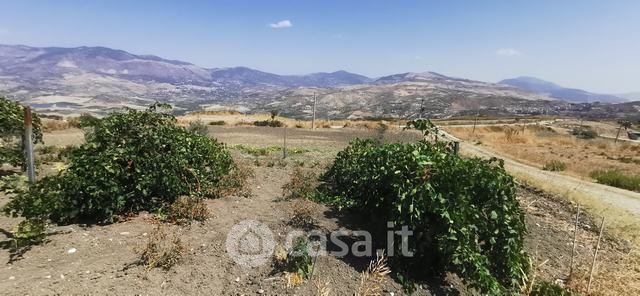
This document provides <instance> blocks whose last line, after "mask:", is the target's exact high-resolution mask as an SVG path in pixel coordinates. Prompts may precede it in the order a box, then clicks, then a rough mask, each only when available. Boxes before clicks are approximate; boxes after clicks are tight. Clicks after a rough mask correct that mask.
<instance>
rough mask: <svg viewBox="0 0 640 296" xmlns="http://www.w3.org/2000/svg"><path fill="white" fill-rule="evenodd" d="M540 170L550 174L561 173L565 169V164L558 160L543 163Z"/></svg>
mask: <svg viewBox="0 0 640 296" xmlns="http://www.w3.org/2000/svg"><path fill="white" fill-rule="evenodd" d="M542 169H543V170H545V171H550V172H561V171H564V170H566V169H567V164H566V163H564V162H562V161H559V160H552V161H549V162H547V163H545V164H544V166H543V167H542Z"/></svg>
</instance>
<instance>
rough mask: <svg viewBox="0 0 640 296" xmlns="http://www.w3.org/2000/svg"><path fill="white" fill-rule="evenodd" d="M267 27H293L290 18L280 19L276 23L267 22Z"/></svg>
mask: <svg viewBox="0 0 640 296" xmlns="http://www.w3.org/2000/svg"><path fill="white" fill-rule="evenodd" d="M269 27H271V28H272V29H286V28H291V27H293V24H292V23H291V21H290V20H281V21H279V22H277V23H273V24H269Z"/></svg>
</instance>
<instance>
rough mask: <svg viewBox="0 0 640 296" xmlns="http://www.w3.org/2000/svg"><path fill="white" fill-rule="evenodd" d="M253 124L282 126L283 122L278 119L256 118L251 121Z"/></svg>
mask: <svg viewBox="0 0 640 296" xmlns="http://www.w3.org/2000/svg"><path fill="white" fill-rule="evenodd" d="M253 125H255V126H270V127H283V126H284V123H283V122H282V121H280V120H256V121H254V122H253Z"/></svg>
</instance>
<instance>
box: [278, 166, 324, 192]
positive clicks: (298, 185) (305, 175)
mask: <svg viewBox="0 0 640 296" xmlns="http://www.w3.org/2000/svg"><path fill="white" fill-rule="evenodd" d="M319 184H320V182H319V181H318V175H317V174H316V173H315V172H313V171H311V170H303V169H301V168H299V167H296V168H295V169H294V170H293V172H292V173H291V179H290V180H289V182H287V183H286V184H284V185H283V186H282V197H283V198H284V199H294V198H310V197H311V196H312V195H314V194H315V193H316V192H317V190H316V189H317V188H318V185H319Z"/></svg>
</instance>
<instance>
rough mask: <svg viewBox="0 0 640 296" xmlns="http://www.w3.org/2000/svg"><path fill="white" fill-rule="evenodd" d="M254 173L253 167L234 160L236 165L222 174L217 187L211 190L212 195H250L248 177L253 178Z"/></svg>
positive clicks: (217, 196)
mask: <svg viewBox="0 0 640 296" xmlns="http://www.w3.org/2000/svg"><path fill="white" fill-rule="evenodd" d="M254 176H255V173H254V171H253V169H252V168H251V167H250V166H248V165H246V164H244V163H242V162H236V166H235V167H234V168H233V169H232V170H231V172H229V174H226V175H224V176H222V178H221V179H220V182H219V183H218V187H217V188H216V190H215V191H214V192H212V195H213V197H215V198H221V197H225V196H232V195H235V196H241V197H251V195H252V192H251V187H250V186H248V183H249V179H250V178H253V177H254Z"/></svg>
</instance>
